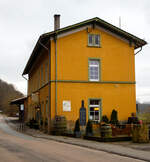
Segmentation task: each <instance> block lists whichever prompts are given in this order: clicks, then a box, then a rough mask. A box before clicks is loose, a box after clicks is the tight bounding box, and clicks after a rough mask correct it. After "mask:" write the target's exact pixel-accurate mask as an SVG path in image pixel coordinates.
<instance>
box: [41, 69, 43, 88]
mask: <svg viewBox="0 0 150 162" xmlns="http://www.w3.org/2000/svg"><path fill="white" fill-rule="evenodd" d="M42 85H43V66H41V86H42Z"/></svg>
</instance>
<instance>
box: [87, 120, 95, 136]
mask: <svg viewBox="0 0 150 162" xmlns="http://www.w3.org/2000/svg"><path fill="white" fill-rule="evenodd" d="M86 136H93V127H92V121H91V120H88V122H87V125H86Z"/></svg>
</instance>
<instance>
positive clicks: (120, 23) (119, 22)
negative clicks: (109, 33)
mask: <svg viewBox="0 0 150 162" xmlns="http://www.w3.org/2000/svg"><path fill="white" fill-rule="evenodd" d="M119 28H120V29H121V16H119Z"/></svg>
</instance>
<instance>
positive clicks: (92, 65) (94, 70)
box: [89, 59, 100, 81]
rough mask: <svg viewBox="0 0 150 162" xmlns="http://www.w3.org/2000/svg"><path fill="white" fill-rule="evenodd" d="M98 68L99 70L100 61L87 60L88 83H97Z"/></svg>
mask: <svg viewBox="0 0 150 162" xmlns="http://www.w3.org/2000/svg"><path fill="white" fill-rule="evenodd" d="M99 68H100V60H97V59H90V60H89V80H90V81H99V80H100V79H99V78H100V76H99V73H100V72H99Z"/></svg>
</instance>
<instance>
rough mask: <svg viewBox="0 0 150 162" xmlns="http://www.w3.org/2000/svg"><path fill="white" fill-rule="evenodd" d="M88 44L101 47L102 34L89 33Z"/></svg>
mask: <svg viewBox="0 0 150 162" xmlns="http://www.w3.org/2000/svg"><path fill="white" fill-rule="evenodd" d="M96 36H98V44H96ZM90 37H92V43H90V41H89V40H90ZM88 46H92V47H100V35H99V34H88Z"/></svg>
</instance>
